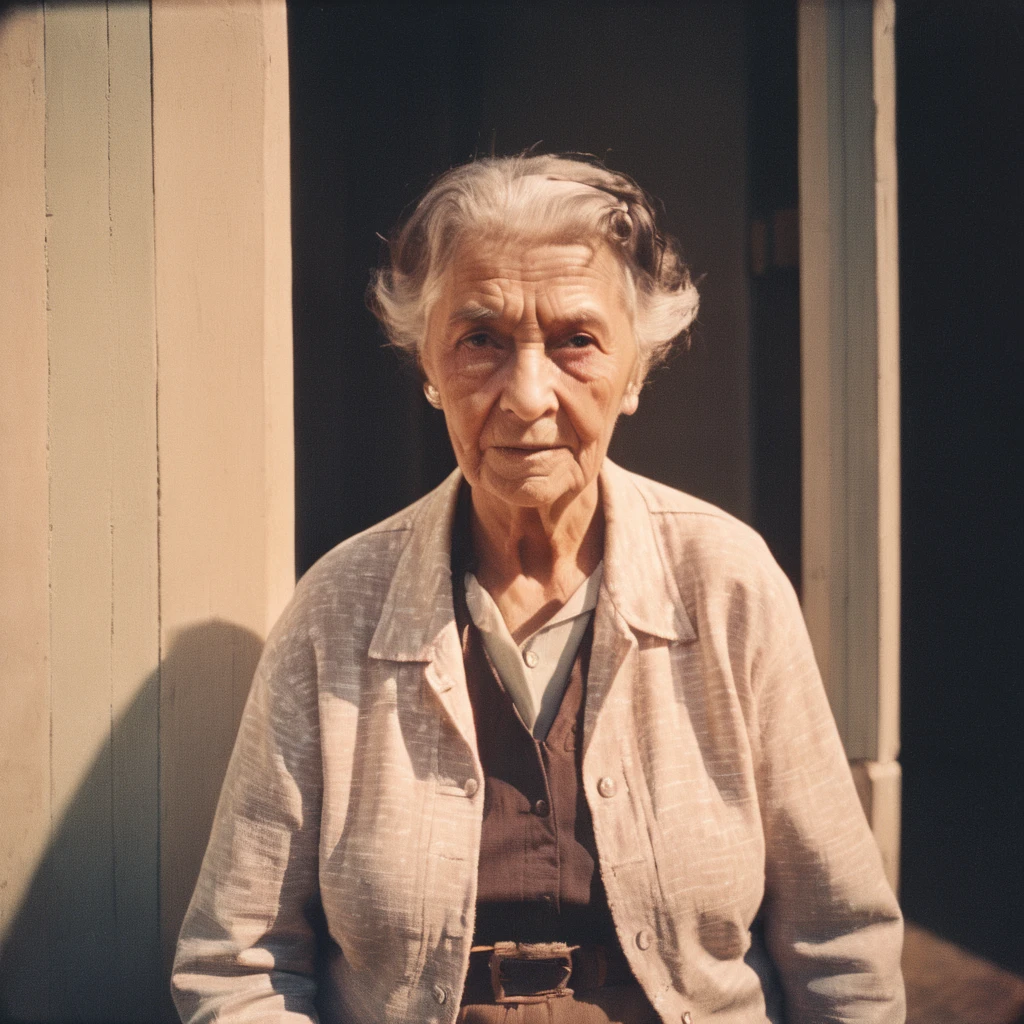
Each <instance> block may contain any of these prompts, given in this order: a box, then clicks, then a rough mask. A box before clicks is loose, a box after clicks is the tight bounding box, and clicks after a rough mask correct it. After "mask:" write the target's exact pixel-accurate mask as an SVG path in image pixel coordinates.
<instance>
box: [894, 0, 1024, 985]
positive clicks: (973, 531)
mask: <svg viewBox="0 0 1024 1024" xmlns="http://www.w3.org/2000/svg"><path fill="white" fill-rule="evenodd" d="M896 40H897V89H898V91H897V119H898V124H897V129H898V157H899V173H900V193H899V204H900V210H899V215H900V278H901V281H900V292H901V299H900V301H901V308H902V313H901V348H902V377H903V380H902V398H903V421H902V431H903V446H902V447H903V654H902V660H903V665H902V679H903V697H902V701H903V707H902V720H903V729H902V731H903V750H902V755H901V761H902V763H903V772H904V795H903V887H902V897H903V903H904V908H905V911H906V914H907V916H908V918H910V919H912V920H915V921H917V922H918V923H920V924H923V925H925V926H927V927H929V928H931V929H933V930H934V931H937V932H938V933H939V934H941V935H943V936H944V937H946V938H949V939H951V940H953V941H954V942H957V943H960V944H961V945H964V946H967V947H968V948H970V949H972V950H974V951H975V952H977V953H980V954H981V955H983V956H986V957H988V958H990V959H992V960H994V961H996V962H997V963H1000V964H1002V965H1003V966H1005V967H1008V968H1010V969H1012V970H1016V971H1018V972H1022V973H1024V927H1022V926H1021V916H1022V914H1024V743H1022V741H1021V727H1022V701H1021V692H1022V689H1024V673H1022V672H1021V668H1020V662H1019V660H1018V658H1019V655H1018V654H1017V652H1016V645H1017V643H1018V642H1019V640H1014V637H1018V638H1019V637H1020V635H1021V632H1020V631H1021V626H1020V613H1021V609H1020V600H1019V597H1018V595H1019V593H1020V579H1021V571H1022V570H1021V559H1020V552H1021V527H1020V514H1021V509H1022V508H1024V501H1022V495H1021V473H1020V468H1019V463H1018V457H1017V456H1018V453H1019V447H1018V440H1017V439H1018V436H1019V430H1020V420H1021V390H1022V389H1021V373H1020V371H1021V345H1020V333H1021V326H1020V325H1021V322H1022V309H1021V295H1022V289H1021V285H1020V272H1021V271H1020V268H1021V260H1020V255H1021V249H1020V239H1021V231H1022V227H1024V225H1022V223H1021V141H1022V132H1021V127H1022V125H1021V91H1020V82H1019V78H1020V67H1021V58H1022V49H1024V47H1022V41H1024V7H1022V6H1021V5H1020V4H1019V3H1008V2H1003V3H983V4H970V5H966V4H960V3H955V2H951V0H950V2H942V3H935V2H931V0H927V2H908V3H906V4H903V3H901V4H899V5H898V18H897V35H896Z"/></svg>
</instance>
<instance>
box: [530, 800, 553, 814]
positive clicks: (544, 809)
mask: <svg viewBox="0 0 1024 1024" xmlns="http://www.w3.org/2000/svg"><path fill="white" fill-rule="evenodd" d="M533 813H534V814H536V815H537V817H538V818H546V817H547V816H548V815H549V814H550V813H551V808H550V807H549V806H548V802H547V800H538V801H537V802H536V803H535V804H534V805H533Z"/></svg>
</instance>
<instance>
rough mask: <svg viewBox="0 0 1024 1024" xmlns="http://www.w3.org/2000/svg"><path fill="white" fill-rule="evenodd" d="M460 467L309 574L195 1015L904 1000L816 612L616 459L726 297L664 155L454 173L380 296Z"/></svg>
mask: <svg viewBox="0 0 1024 1024" xmlns="http://www.w3.org/2000/svg"><path fill="white" fill-rule="evenodd" d="M373 295H374V301H375V306H376V309H377V311H378V313H379V315H380V317H381V319H382V321H383V323H384V325H385V328H386V329H387V331H388V333H389V335H390V337H391V339H392V340H393V342H394V343H395V344H396V345H398V346H400V347H401V348H403V349H406V350H407V351H409V352H411V353H413V354H414V355H415V357H416V359H417V361H418V364H419V367H420V369H421V371H422V374H423V377H424V380H425V383H424V390H425V392H426V395H427V399H428V400H429V401H430V403H431V404H432V405H434V406H436V407H437V408H438V409H441V410H442V411H443V413H444V416H445V420H446V422H447V425H448V431H449V434H450V436H451V441H452V446H453V448H454V449H455V455H456V459H457V460H458V469H457V470H456V471H455V472H454V473H453V474H452V475H451V476H450V477H449V478H448V480H446V481H445V482H444V483H443V484H442V485H441V486H440V487H439V488H438V489H437V490H435V491H434V492H433V493H431V494H429V495H427V496H426V497H425V498H423V499H422V500H421V501H419V502H417V503H416V504H415V505H413V506H411V507H410V508H407V509H405V510H404V511H402V512H400V513H398V514H397V515H395V516H393V517H392V518H391V519H388V520H387V521H385V522H383V523H381V524H379V525H378V526H376V527H374V528H372V529H370V530H367V531H366V532H365V533H362V534H360V535H359V536H357V537H353V538H352V539H351V540H348V541H346V542H345V543H344V544H341V545H340V546H339V547H337V548H335V549H334V550H333V551H332V552H330V553H329V554H328V555H326V556H325V557H324V558H323V559H321V561H320V562H319V563H318V564H317V565H316V566H315V567H314V568H313V569H311V570H310V571H309V572H308V573H307V574H306V576H305V577H304V578H303V579H302V581H301V583H300V584H299V587H298V589H297V591H296V594H295V597H294V599H293V600H292V602H291V605H290V607H289V608H288V610H287V611H286V613H285V614H284V616H283V618H282V620H281V621H280V623H278V625H277V627H276V628H275V630H274V631H273V633H272V635H271V637H270V639H269V641H268V643H267V647H266V651H265V653H264V656H263V660H262V662H261V664H260V668H259V671H258V672H257V675H256V679H255V682H254V684H253V688H252V693H251V696H250V698H249V702H248V706H247V708H246V711H245V715H244V717H243V720H242V724H241V729H240V731H239V735H238V740H237V745H236V747H235V751H234V755H233V757H232V760H231V765H230V768H229V770H228V774H227V778H226V780H225V783H224V790H223V794H222V797H221V801H220V805H219V807H218V810H217V815H216V820H215V822H214V826H213V833H212V836H211V839H210V845H209V848H208V850H207V853H206V858H205V861H204V863H203V869H202V873H201V875H200V878H199V882H198V885H197V887H196V892H195V896H194V897H193V900H192V904H191V907H190V909H189V912H188V916H187V918H186V920H185V924H184V927H183V929H182V934H181V940H180V944H179V947H178V955H177V960H176V962H175V968H174V978H173V988H174V994H175V999H176V1001H177V1005H178V1008H179V1010H180V1011H181V1014H182V1017H183V1018H184V1019H185V1020H186V1021H197V1022H198V1021H214V1020H216V1021H221V1022H225V1024H227V1022H235V1021H237V1022H243V1021H257V1020H261V1021H262V1020H274V1021H281V1022H285V1021H292V1020H294V1021H296V1022H298V1021H310V1020H316V1019H319V1020H321V1021H324V1022H344V1024H384V1022H395V1024H397V1022H408V1024H425V1022H428V1021H437V1022H442V1021H443V1022H456V1021H458V1022H464V1024H484V1022H486V1024H490V1022H501V1021H506V1022H509V1024H540V1022H576V1024H607V1022H620V1024H654V1022H664V1024H669V1022H674V1024H680V1022H682V1024H691V1022H692V1024H699V1022H704V1021H716V1022H722V1024H725V1022H729V1024H733V1022H735V1024H740V1022H743V1024H755V1022H765V1021H772V1022H781V1021H788V1022H791V1024H797V1022H805V1024H819V1022H823V1021H851V1022H852V1021H858V1022H867V1021H872V1022H893V1024H895V1022H899V1021H901V1020H902V1019H903V986H902V981H901V977H900V969H899V954H900V942H901V927H902V925H901V919H900V914H899V910H898V908H897V905H896V901H895V899H894V897H893V894H892V891H891V890H890V888H889V886H888V885H887V883H886V881H885V877H884V875H883V872H882V866H881V862H880V857H879V854H878V851H877V849H876V847H875V844H874V842H873V840H872V837H871V834H870V832H869V830H868V828H867V825H866V822H865V820H864V816H863V814H862V812H861V809H860V806H859V804H858V801H857V796H856V793H855V790H854V786H853V783H852V781H851V778H850V773H849V770H848V768H847V764H846V760H845V757H844V753H843V749H842V746H841V744H840V741H839V738H838V736H837V733H836V729H835V726H834V724H833V721H832V719H831V716H830V713H829V708H828V704H827V701H826V699H825V695H824V692H823V690H822V685H821V681H820V678H819V675H818V672H817V669H816V667H815V663H814V657H813V655H812V653H811V648H810V644H809V643H808V639H807V635H806V632H805V629H804V625H803V621H802V619H801V615H800V609H799V606H798V603H797V600H796V598H795V596H794V594H793V591H792V589H791V587H790V586H789V584H788V582H787V580H786V578H785V577H784V575H783V574H782V572H781V571H780V570H779V569H778V567H777V566H776V565H775V563H774V562H773V560H772V558H771V556H770V555H769V554H768V551H767V549H766V548H765V545H764V544H763V543H762V541H761V540H760V539H759V538H758V537H757V536H756V535H755V534H754V533H753V532H752V531H751V530H750V529H748V528H747V527H745V526H744V525H742V524H741V523H739V522H737V521H736V520H735V519H733V518H731V517H730V516H728V515H726V514H725V513H724V512H721V511H719V510H718V509H716V508H714V507H712V506H711V505H708V504H706V503H704V502H702V501H699V500H697V499H696V498H692V497H689V496H687V495H685V494H682V493H680V492H678V491H675V490H672V489H670V488H668V487H664V486H661V485H659V484H656V483H653V482H652V481H650V480H645V479H643V478H642V477H639V476H635V475H634V474H632V473H628V472H626V471H625V470H623V469H620V468H618V467H617V466H615V465H613V464H612V463H611V462H610V461H608V459H607V458H606V457H605V453H606V452H607V450H608V443H609V441H610V439H611V436H612V431H613V430H614V428H615V423H616V420H617V419H618V417H619V415H621V414H626V415H628V414H630V413H632V412H634V411H635V410H636V408H637V402H638V397H639V394H640V389H641V386H642V384H643V382H644V378H645V376H646V374H647V372H648V371H649V369H650V368H651V366H652V365H653V364H654V363H655V362H657V361H658V360H659V359H660V358H662V357H663V355H664V354H665V352H666V351H667V349H668V347H669V346H670V344H671V343H672V341H673V339H675V338H676V337H678V336H679V335H681V334H682V333H683V332H685V330H686V328H687V327H688V325H689V324H690V322H691V321H692V319H693V317H694V315H695V312H696V309H697V294H696V291H695V289H694V286H693V284H692V283H691V281H690V278H689V275H688V273H687V270H686V267H685V265H684V264H683V263H682V261H681V259H680V257H679V255H678V252H677V249H676V247H675V244H674V243H673V242H672V241H671V240H670V239H667V238H665V237H664V236H663V235H661V234H660V233H659V232H658V230H657V228H656V226H655V219H654V213H653V211H652V208H651V204H650V202H649V201H648V199H647V198H646V196H645V195H644V193H643V192H642V191H641V190H640V189H639V188H638V187H637V186H636V185H635V184H634V183H633V182H632V181H631V180H629V179H628V178H626V177H624V176H623V175H620V174H614V173H611V172H610V171H608V170H605V169H604V168H602V167H600V166H595V165H593V164H590V163H586V162H583V161H579V160H575V159H565V158H558V157H549V156H533V157H528V158H515V159H489V160H479V161H477V162H475V163H472V164H469V165H467V166H464V167H459V168H456V169H455V170H453V171H451V172H449V173H448V174H446V175H444V176H443V177H442V178H441V179H440V180H439V181H437V182H436V184H435V185H434V186H433V187H432V188H431V189H430V191H429V192H428V193H427V194H426V196H425V197H424V198H423V199H422V201H421V202H420V203H419V205H418V206H417V207H416V209H415V211H414V212H413V213H412V215H411V216H410V217H409V219H408V221H407V222H406V223H405V224H404V226H403V227H402V228H401V229H400V230H399V231H398V232H397V234H396V236H395V237H394V240H393V242H392V245H391V260H390V267H389V268H388V269H385V270H384V271H382V272H381V273H380V274H379V275H378V278H377V280H376V283H375V286H374V292H373Z"/></svg>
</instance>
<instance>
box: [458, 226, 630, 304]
mask: <svg viewBox="0 0 1024 1024" xmlns="http://www.w3.org/2000/svg"><path fill="white" fill-rule="evenodd" d="M622 285H623V273H622V269H621V267H620V266H619V261H618V260H617V259H616V258H615V256H614V255H613V254H612V253H611V251H610V250H609V249H608V247H607V246H606V245H603V244H598V245H594V244H590V243H586V242H569V243H564V242H550V241H539V240H525V241H524V240H520V239H512V240H488V239H469V240H466V241H464V242H463V243H462V244H461V245H460V246H459V247H458V249H456V251H455V253H454V256H453V259H452V260H451V262H450V263H449V266H448V269H447V271H446V273H445V275H444V283H443V290H444V292H445V293H446V294H447V297H448V298H449V299H450V300H452V301H454V302H456V303H458V302H459V300H460V297H463V296H464V297H467V298H469V297H472V296H475V295H477V296H478V295H483V296H486V295H488V294H495V295H497V293H499V292H505V291H509V290H513V291H523V292H537V291H544V292H547V293H553V292H559V291H573V292H591V293H593V294H594V295H595V297H597V298H599V299H600V298H603V299H605V300H606V301H610V300H612V299H614V298H620V297H621V296H622Z"/></svg>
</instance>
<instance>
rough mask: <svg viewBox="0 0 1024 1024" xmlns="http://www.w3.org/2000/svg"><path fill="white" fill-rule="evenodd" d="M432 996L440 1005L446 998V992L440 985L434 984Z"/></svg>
mask: <svg viewBox="0 0 1024 1024" xmlns="http://www.w3.org/2000/svg"><path fill="white" fill-rule="evenodd" d="M434 998H435V999H436V1000H437V1002H438V1004H439V1005H440V1006H443V1005H444V1002H445V1000H446V999H447V998H448V993H447V992H445V990H444V989H443V988H441V986H440V985H435V986H434Z"/></svg>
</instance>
